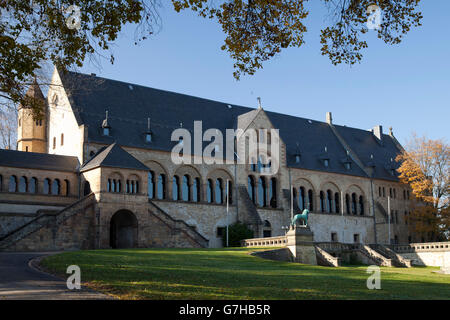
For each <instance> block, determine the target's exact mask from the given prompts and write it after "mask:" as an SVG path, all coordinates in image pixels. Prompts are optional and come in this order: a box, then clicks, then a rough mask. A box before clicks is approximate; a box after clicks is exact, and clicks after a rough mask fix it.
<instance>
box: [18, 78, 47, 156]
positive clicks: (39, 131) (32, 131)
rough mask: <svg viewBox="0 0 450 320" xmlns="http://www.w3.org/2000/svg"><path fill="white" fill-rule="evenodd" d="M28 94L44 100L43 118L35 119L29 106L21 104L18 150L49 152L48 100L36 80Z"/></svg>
mask: <svg viewBox="0 0 450 320" xmlns="http://www.w3.org/2000/svg"><path fill="white" fill-rule="evenodd" d="M26 95H27V96H29V97H33V98H34V99H39V100H42V101H43V102H44V110H43V118H42V119H40V120H35V119H33V112H32V110H31V109H30V108H29V107H26V106H22V105H21V106H19V112H18V124H17V150H19V151H27V152H40V153H46V152H47V113H48V110H47V109H48V108H47V102H46V101H45V97H44V95H43V94H42V91H41V88H40V87H39V85H38V84H37V83H36V82H34V83H33V84H32V85H31V86H30V88H29V89H28V91H27V93H26Z"/></svg>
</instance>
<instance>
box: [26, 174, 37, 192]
mask: <svg viewBox="0 0 450 320" xmlns="http://www.w3.org/2000/svg"><path fill="white" fill-rule="evenodd" d="M37 189H38V180H37V179H36V178H35V177H33V178H31V179H30V184H29V185H28V192H29V193H37Z"/></svg>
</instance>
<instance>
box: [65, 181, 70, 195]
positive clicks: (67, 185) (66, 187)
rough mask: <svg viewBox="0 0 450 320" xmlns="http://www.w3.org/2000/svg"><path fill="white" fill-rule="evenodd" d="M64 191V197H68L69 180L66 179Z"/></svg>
mask: <svg viewBox="0 0 450 320" xmlns="http://www.w3.org/2000/svg"><path fill="white" fill-rule="evenodd" d="M64 189H65V190H64V191H65V193H64V195H65V196H69V195H70V183H69V180H67V179H65V180H64Z"/></svg>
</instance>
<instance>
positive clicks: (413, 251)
mask: <svg viewBox="0 0 450 320" xmlns="http://www.w3.org/2000/svg"><path fill="white" fill-rule="evenodd" d="M391 248H392V249H393V250H394V251H395V252H396V253H397V254H399V255H400V256H402V257H403V258H405V259H410V260H411V261H412V264H415V265H422V266H423V265H425V266H433V267H447V268H448V267H449V266H450V242H429V243H411V244H409V245H402V246H391Z"/></svg>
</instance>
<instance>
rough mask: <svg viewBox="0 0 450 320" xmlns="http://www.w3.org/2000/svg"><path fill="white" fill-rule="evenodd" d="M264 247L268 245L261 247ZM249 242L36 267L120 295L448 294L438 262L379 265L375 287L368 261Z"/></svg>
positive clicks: (57, 260)
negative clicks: (288, 254) (305, 261)
mask: <svg viewBox="0 0 450 320" xmlns="http://www.w3.org/2000/svg"><path fill="white" fill-rule="evenodd" d="M266 249H267V248H266ZM252 251H255V249H252V250H249V249H244V248H233V249H202V250H199V249H130V250H95V251H76V252H67V253H62V254H58V255H54V256H50V257H47V258H45V259H44V260H43V261H42V263H41V264H42V266H43V267H44V268H46V269H47V270H49V271H51V272H54V273H57V274H60V275H61V276H64V277H67V276H68V275H67V274H65V272H66V269H67V267H68V266H69V265H73V264H74V265H78V266H79V267H80V268H81V280H82V282H83V284H84V285H87V286H89V287H91V288H93V289H96V290H99V291H101V292H104V293H108V294H111V295H114V296H116V297H119V298H121V299H450V276H449V275H441V274H436V273H433V272H432V271H435V270H438V268H411V269H401V268H385V267H382V268H381V270H382V271H381V290H368V289H367V287H366V281H367V278H368V277H369V274H367V273H366V268H367V266H347V267H341V268H327V267H319V266H309V265H302V264H296V263H287V262H276V261H269V260H264V259H261V258H257V257H254V256H251V255H250V254H249V253H250V252H252Z"/></svg>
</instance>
